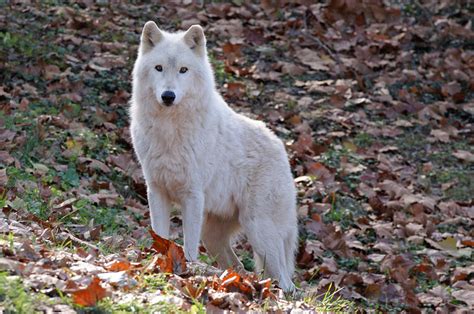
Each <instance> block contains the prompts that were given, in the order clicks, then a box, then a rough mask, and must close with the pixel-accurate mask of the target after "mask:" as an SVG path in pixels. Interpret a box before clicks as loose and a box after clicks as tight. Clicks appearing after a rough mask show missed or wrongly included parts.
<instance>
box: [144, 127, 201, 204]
mask: <svg viewBox="0 0 474 314" xmlns="http://www.w3.org/2000/svg"><path fill="white" fill-rule="evenodd" d="M138 128H139V129H142V128H143V126H139V127H138ZM141 131H142V132H144V131H145V130H143V129H142V130H141ZM139 132H140V131H139ZM142 132H140V133H142ZM146 133H147V134H144V135H145V136H143V137H141V140H140V143H139V145H137V146H138V147H137V152H138V154H140V155H141V156H140V159H142V163H143V167H144V168H145V169H146V171H147V173H149V174H150V176H151V178H150V179H151V182H152V183H153V184H154V185H156V187H157V188H159V189H160V190H163V191H164V192H166V194H168V195H169V197H170V198H171V199H172V200H173V201H175V202H178V203H179V199H180V198H181V197H183V196H184V195H183V194H185V193H186V192H187V190H188V189H189V187H190V185H191V184H192V183H193V182H192V181H194V180H195V179H196V176H199V173H198V172H196V164H197V160H199V159H200V156H197V154H198V153H199V149H197V148H196V146H197V144H198V143H196V141H197V140H196V138H195V134H192V133H190V132H189V131H188V130H187V129H184V128H181V129H180V128H178V127H177V126H176V125H172V123H169V122H161V123H160V122H159V121H158V122H156V121H155V122H152V124H150V125H148V127H147V128H146Z"/></svg>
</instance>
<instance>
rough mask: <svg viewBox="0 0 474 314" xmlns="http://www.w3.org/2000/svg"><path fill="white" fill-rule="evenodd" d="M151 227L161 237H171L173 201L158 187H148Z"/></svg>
mask: <svg viewBox="0 0 474 314" xmlns="http://www.w3.org/2000/svg"><path fill="white" fill-rule="evenodd" d="M148 206H149V208H150V217H151V227H152V228H153V231H155V233H156V234H157V235H159V236H160V237H163V238H166V239H168V238H169V235H170V210H171V202H170V201H169V200H168V198H167V197H166V196H164V195H161V193H160V192H159V191H157V190H156V189H151V188H148Z"/></svg>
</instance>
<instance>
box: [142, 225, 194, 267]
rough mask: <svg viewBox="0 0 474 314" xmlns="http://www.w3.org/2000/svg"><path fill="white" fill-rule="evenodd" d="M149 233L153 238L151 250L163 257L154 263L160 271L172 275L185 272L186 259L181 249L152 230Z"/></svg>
mask: <svg viewBox="0 0 474 314" xmlns="http://www.w3.org/2000/svg"><path fill="white" fill-rule="evenodd" d="M149 231H150V234H151V236H152V238H153V244H152V248H153V249H155V250H156V251H157V252H158V253H159V254H161V255H163V257H162V258H160V259H158V260H157V261H156V265H158V267H159V268H160V271H161V272H164V273H173V274H181V273H183V272H185V271H186V258H185V257H184V251H183V249H182V248H181V247H180V246H178V245H176V243H174V242H173V241H170V240H167V239H165V238H162V237H160V236H159V235H157V234H156V233H155V232H153V230H151V229H150V230H149Z"/></svg>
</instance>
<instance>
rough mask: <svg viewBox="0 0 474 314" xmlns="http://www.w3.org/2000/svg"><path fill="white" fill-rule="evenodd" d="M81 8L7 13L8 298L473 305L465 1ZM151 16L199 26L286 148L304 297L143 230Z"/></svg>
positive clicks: (161, 305)
mask: <svg viewBox="0 0 474 314" xmlns="http://www.w3.org/2000/svg"><path fill="white" fill-rule="evenodd" d="M92 2H93V1H87V0H83V1H74V4H70V5H61V4H58V3H62V2H61V1H58V2H56V1H47V2H46V1H45V2H41V3H43V4H36V5H27V4H16V3H14V2H11V3H10V4H8V5H7V4H1V5H0V205H1V207H2V211H0V247H1V251H0V310H3V311H6V312H8V311H10V312H18V313H20V312H24V313H26V312H32V311H39V312H45V313H50V312H51V311H53V310H54V311H59V312H71V313H72V312H82V313H87V312H90V313H107V312H114V313H115V312H136V313H144V312H153V311H172V312H180V311H185V312H196V313H197V312H204V311H218V310H222V309H227V310H234V311H238V310H241V311H249V310H257V311H283V312H285V311H288V310H291V309H305V310H313V311H335V312H338V311H347V312H349V311H350V312H354V311H357V310H360V311H361V312H363V311H372V312H374V311H377V312H400V311H409V312H414V313H417V312H421V311H438V310H439V311H441V312H455V311H458V312H462V311H469V310H473V309H474V263H473V262H474V257H473V247H474V233H473V232H474V231H473V230H474V228H473V218H474V201H473V195H474V79H473V78H474V50H473V49H474V32H473V25H472V23H473V15H472V12H473V10H474V7H473V4H472V3H470V2H469V1H410V0H407V1H381V0H380V1H379V0H374V1H352V0H332V1H328V2H329V4H328V5H323V4H311V3H312V1H301V3H303V4H297V3H286V2H285V1H276V3H277V4H275V3H273V4H271V3H270V1H261V3H260V4H249V3H247V2H246V3H245V4H243V1H240V0H234V1H232V2H231V3H230V2H229V3H226V2H222V3H220V2H219V3H211V4H208V3H205V5H203V6H201V5H195V4H192V3H191V2H192V1H186V0H185V1H182V2H178V1H176V3H171V2H170V3H168V4H167V5H164V6H159V5H135V4H111V3H109V1H97V4H93V3H92ZM305 2H307V3H308V4H304V3H305ZM356 2H357V4H356ZM387 2H389V3H392V4H390V5H388V4H384V3H387ZM420 2H421V3H423V5H421V4H420ZM148 20H154V21H155V22H157V24H158V25H159V26H160V27H161V28H162V29H165V30H181V29H186V28H187V27H189V26H190V25H192V24H201V25H202V26H203V27H204V29H205V33H206V36H207V40H208V50H209V53H210V57H211V61H212V63H213V66H214V69H215V75H216V79H217V85H218V88H219V90H220V91H221V93H222V94H223V96H224V98H225V99H226V100H227V101H228V103H229V104H230V105H231V106H232V107H233V108H234V109H235V110H236V111H238V112H241V113H244V114H246V115H248V116H250V117H253V118H256V119H260V120H263V121H265V122H266V124H267V125H268V126H269V127H270V128H272V130H273V131H274V132H275V133H276V134H277V135H278V136H279V137H280V138H281V139H282V140H283V141H284V142H285V144H286V147H287V150H288V152H289V157H290V162H291V165H292V170H293V174H294V177H295V182H296V185H297V187H298V217H299V230H300V239H299V243H300V247H299V252H298V256H297V271H296V274H295V278H294V281H295V284H296V285H297V286H298V288H299V291H298V293H297V294H296V295H284V294H283V293H282V291H281V290H280V289H279V288H278V286H277V285H276V284H275V283H272V282H270V281H268V280H265V278H261V277H259V275H252V274H250V273H240V274H237V273H233V272H232V271H231V270H228V271H227V272H226V273H224V274H222V272H223V271H222V270H219V269H217V268H214V267H212V265H213V260H212V259H211V258H210V257H209V256H207V255H206V252H205V250H204V249H203V248H202V250H201V254H200V263H194V264H190V263H188V265H186V264H183V263H182V260H181V255H180V248H179V246H176V245H175V244H171V243H168V242H164V241H161V240H152V237H151V236H150V234H149V228H150V219H149V214H148V209H147V202H146V193H145V185H144V180H143V177H142V174H141V170H140V168H139V166H138V164H137V162H136V160H135V157H134V155H133V153H132V147H131V142H130V133H129V130H128V115H127V109H128V102H129V100H130V92H131V91H130V82H131V69H132V67H133V63H134V60H135V58H136V55H137V49H138V43H139V36H140V32H141V29H142V27H143V25H144V23H145V22H146V21H148ZM181 224H182V222H181V217H180V215H179V212H177V211H176V212H175V213H174V214H173V217H172V239H173V240H174V241H175V242H176V243H178V244H182V231H181ZM160 241H161V242H160ZM160 243H161V244H160ZM172 243H174V242H172ZM163 247H166V249H167V250H165V251H163V252H162V253H163V254H161V255H160V254H158V253H157V251H159V250H160V249H163ZM235 248H236V251H237V253H238V256H239V257H240V258H241V260H242V262H243V263H244V265H245V267H246V268H247V270H252V269H253V260H252V254H251V249H250V247H249V245H248V244H247V242H246V241H245V239H242V240H239V242H238V243H236V246H235ZM214 266H215V265H214Z"/></svg>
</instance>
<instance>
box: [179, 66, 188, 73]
mask: <svg viewBox="0 0 474 314" xmlns="http://www.w3.org/2000/svg"><path fill="white" fill-rule="evenodd" d="M186 72H188V68H187V67H182V68H181V69H179V73H186Z"/></svg>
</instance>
